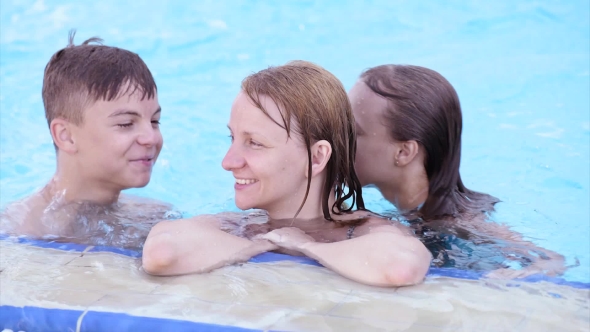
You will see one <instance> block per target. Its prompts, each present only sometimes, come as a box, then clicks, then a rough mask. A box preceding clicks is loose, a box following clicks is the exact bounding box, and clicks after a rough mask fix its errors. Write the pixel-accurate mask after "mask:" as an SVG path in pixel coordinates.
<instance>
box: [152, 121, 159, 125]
mask: <svg viewBox="0 0 590 332" xmlns="http://www.w3.org/2000/svg"><path fill="white" fill-rule="evenodd" d="M152 124H153V125H156V126H159V125H160V120H152Z"/></svg>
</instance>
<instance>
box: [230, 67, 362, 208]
mask: <svg viewBox="0 0 590 332" xmlns="http://www.w3.org/2000/svg"><path fill="white" fill-rule="evenodd" d="M242 90H243V91H244V92H245V93H246V94H247V95H248V97H249V98H250V100H251V101H252V102H253V103H254V105H255V106H256V107H258V108H259V109H260V110H262V112H264V113H265V114H266V115H268V113H267V111H266V110H265V109H264V107H263V106H262V104H261V102H260V98H259V97H260V96H261V95H264V96H267V97H269V98H271V99H272V100H273V101H274V103H275V104H276V105H277V106H278V108H279V110H280V112H281V117H282V120H283V123H282V124H281V123H278V122H276V121H275V123H277V125H279V126H280V127H282V128H284V129H285V130H286V131H287V134H288V135H289V137H291V132H292V131H294V132H295V133H297V134H298V135H300V136H301V138H302V140H303V142H304V143H305V146H306V147H307V153H308V170H307V172H308V182H307V190H306V192H305V198H304V199H303V202H302V203H301V206H300V207H299V210H298V211H297V213H296V214H295V217H296V216H297V214H299V211H301V209H302V208H303V205H304V204H305V201H306V200H307V195H308V194H309V188H310V183H311V145H312V144H313V143H314V142H317V141H319V140H326V141H328V142H329V143H330V145H331V146H332V155H331V157H330V160H329V161H328V164H327V166H326V169H327V176H326V180H325V183H324V186H323V191H322V211H323V214H324V218H325V219H327V220H332V218H331V215H330V212H332V213H334V214H341V213H343V212H350V211H351V210H352V208H353V207H354V206H355V204H356V206H357V208H358V209H363V210H364V209H365V204H364V202H363V196H362V192H361V184H360V182H359V180H358V177H357V175H356V172H355V170H354V157H355V154H356V133H355V127H354V123H355V122H354V118H353V115H352V108H351V106H350V102H349V100H348V96H347V94H346V91H345V90H344V87H343V86H342V83H340V81H339V80H338V79H337V78H336V77H335V76H334V75H332V74H331V73H330V72H329V71H327V70H325V69H323V68H322V67H320V66H318V65H315V64H313V63H310V62H306V61H292V62H289V63H287V64H286V65H283V66H278V67H269V68H268V69H264V70H261V71H259V72H257V73H255V74H252V75H250V76H248V77H246V78H245V79H244V80H243V82H242ZM269 117H270V116H269ZM271 119H272V118H271ZM292 120H295V123H296V125H295V127H294V128H292V126H291V121H292ZM273 121H274V120H273ZM346 188H348V192H346V191H345V190H346ZM332 190H335V194H336V201H335V202H334V205H333V206H332V207H331V208H329V207H328V200H329V198H330V197H329V195H330V193H331V192H332ZM349 198H352V204H351V205H350V206H349V207H347V206H346V204H344V201H346V200H347V199H349Z"/></svg>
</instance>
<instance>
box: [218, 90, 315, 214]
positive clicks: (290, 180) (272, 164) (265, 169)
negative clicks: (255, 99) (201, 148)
mask: <svg viewBox="0 0 590 332" xmlns="http://www.w3.org/2000/svg"><path fill="white" fill-rule="evenodd" d="M259 99H260V103H261V104H262V106H263V107H264V108H265V110H266V111H267V112H268V116H267V115H266V114H264V112H263V111H262V110H260V109H259V108H257V107H256V106H254V105H253V103H252V102H251V101H250V99H249V98H248V96H247V95H246V94H245V93H243V92H240V93H239V94H238V96H237V97H236V99H235V101H234V104H233V105H232V109H231V115H230V120H229V124H228V127H229V130H230V133H231V138H232V144H231V146H230V148H229V150H228V151H227V153H226V155H225V157H224V158H223V161H222V166H223V168H224V169H225V170H227V171H231V172H232V173H233V175H234V177H235V179H236V184H235V186H234V188H235V191H236V194H235V200H236V205H237V206H238V207H239V208H240V209H243V210H246V209H252V208H258V209H264V210H266V211H268V212H269V214H271V215H291V216H292V215H294V214H295V212H296V211H297V209H298V207H299V205H300V204H301V201H302V199H303V196H304V195H305V190H306V186H307V178H306V171H307V169H306V167H307V149H306V147H305V145H304V143H303V142H302V140H301V139H300V138H299V135H298V134H296V133H294V130H293V126H294V125H296V124H292V125H291V128H292V129H291V137H289V135H288V134H287V131H286V130H285V129H284V128H282V127H280V126H279V125H278V124H277V123H281V124H282V123H283V120H282V117H281V113H280V111H279V108H278V107H277V105H276V104H275V102H274V101H273V100H272V99H271V98H269V97H267V96H264V95H261V96H259ZM269 116H270V117H269ZM271 117H272V119H271ZM273 120H274V121H273ZM275 121H276V123H275Z"/></svg>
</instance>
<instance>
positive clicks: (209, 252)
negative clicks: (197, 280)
mask: <svg viewBox="0 0 590 332" xmlns="http://www.w3.org/2000/svg"><path fill="white" fill-rule="evenodd" d="M274 249H277V246H276V245H274V244H272V243H271V242H269V241H267V240H263V239H259V240H254V241H251V240H248V239H244V238H241V237H238V236H235V235H231V234H228V233H226V232H224V231H222V230H221V229H220V221H219V220H218V219H217V218H216V217H215V216H198V217H194V218H191V219H179V220H173V221H163V222H160V223H158V224H156V225H155V226H154V227H153V228H152V230H151V231H150V233H149V235H148V237H147V240H146V242H145V245H144V247H143V269H144V270H145V271H146V272H147V273H149V274H152V275H159V276H169V275H179V274H188V273H204V272H209V271H211V270H215V269H217V268H220V267H222V266H225V265H230V264H233V263H237V262H245V261H247V260H248V259H250V258H251V257H253V256H256V255H258V254H261V253H264V252H267V251H271V250H274Z"/></svg>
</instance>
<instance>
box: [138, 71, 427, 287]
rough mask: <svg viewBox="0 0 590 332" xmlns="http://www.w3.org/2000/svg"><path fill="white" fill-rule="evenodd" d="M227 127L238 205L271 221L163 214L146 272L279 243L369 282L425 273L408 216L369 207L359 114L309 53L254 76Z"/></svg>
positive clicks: (227, 260) (205, 267) (232, 257)
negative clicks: (229, 225)
mask: <svg viewBox="0 0 590 332" xmlns="http://www.w3.org/2000/svg"><path fill="white" fill-rule="evenodd" d="M228 127H229V130H230V133H231V138H232V144H231V147H230V148H229V151H228V152H227V154H226V156H225V158H224V159H223V162H222V166H223V168H224V169H226V170H228V171H230V172H232V173H233V175H234V177H235V179H236V183H235V186H234V188H235V201H236V205H237V206H238V207H239V208H240V209H244V210H245V209H252V208H258V209H263V210H265V211H266V212H267V213H268V217H269V221H268V222H266V223H263V224H258V225H249V226H256V227H249V226H248V227H247V228H249V230H250V232H251V231H252V230H254V232H255V233H256V232H258V233H259V234H254V235H255V236H253V237H250V238H243V237H240V236H236V235H233V234H230V233H228V232H226V231H224V228H225V227H224V223H223V222H222V221H221V220H219V219H218V218H217V217H214V216H200V217H196V218H193V219H186V220H177V221H166V222H162V223H159V224H157V225H156V226H155V227H154V228H153V229H152V231H151V232H150V234H149V236H148V239H147V240H146V243H145V246H144V253H143V267H144V269H145V271H146V272H148V273H150V274H154V275H177V274H186V273H203V272H207V271H211V270H213V269H216V268H219V267H222V266H224V265H228V264H233V263H236V262H242V261H246V260H248V259H249V258H251V257H253V256H255V255H258V254H261V253H264V252H267V251H280V252H286V253H290V254H299V255H305V256H308V257H311V258H313V259H316V260H317V261H319V262H320V263H321V264H323V265H324V266H326V267H327V268H329V269H331V270H333V271H334V272H336V273H339V274H340V275H342V276H344V277H347V278H350V279H352V280H356V281H358V282H361V283H364V284H369V285H376V286H404V285H411V284H416V283H419V282H421V281H422V279H423V278H424V276H425V274H426V272H427V270H428V266H429V264H430V259H431V256H430V253H429V252H428V250H427V249H426V248H425V247H424V245H422V243H420V241H419V240H417V239H416V238H415V237H413V236H412V235H411V232H410V231H409V230H408V229H407V228H404V227H403V226H402V225H399V224H396V225H392V223H391V222H389V221H387V220H384V219H380V218H376V217H374V216H371V215H370V214H369V213H368V212H366V211H362V210H364V203H363V200H362V194H361V186H360V183H359V182H358V179H357V176H356V173H355V170H354V165H353V163H354V155H355V150H356V142H355V130H354V119H353V117H352V110H351V107H350V103H349V101H348V98H347V95H346V92H345V90H344V88H343V87H342V84H341V83H340V81H339V80H338V79H337V78H336V77H334V76H333V75H332V74H330V73H329V72H328V71H326V70H324V69H323V68H321V67H318V66H316V65H314V64H311V63H308V62H303V61H296V62H291V63H289V64H287V65H284V66H279V67H271V68H268V69H265V70H262V71H260V72H258V73H255V74H253V75H250V76H248V77H247V78H246V79H244V81H243V82H242V91H241V92H240V93H239V94H238V96H237V97H236V99H235V101H234V104H233V106H232V110H231V115H230V121H229V125H228ZM345 201H349V202H350V203H351V205H350V207H347V204H346V203H345ZM354 205H356V206H357V207H358V209H359V210H361V211H356V212H352V208H353V207H354Z"/></svg>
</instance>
